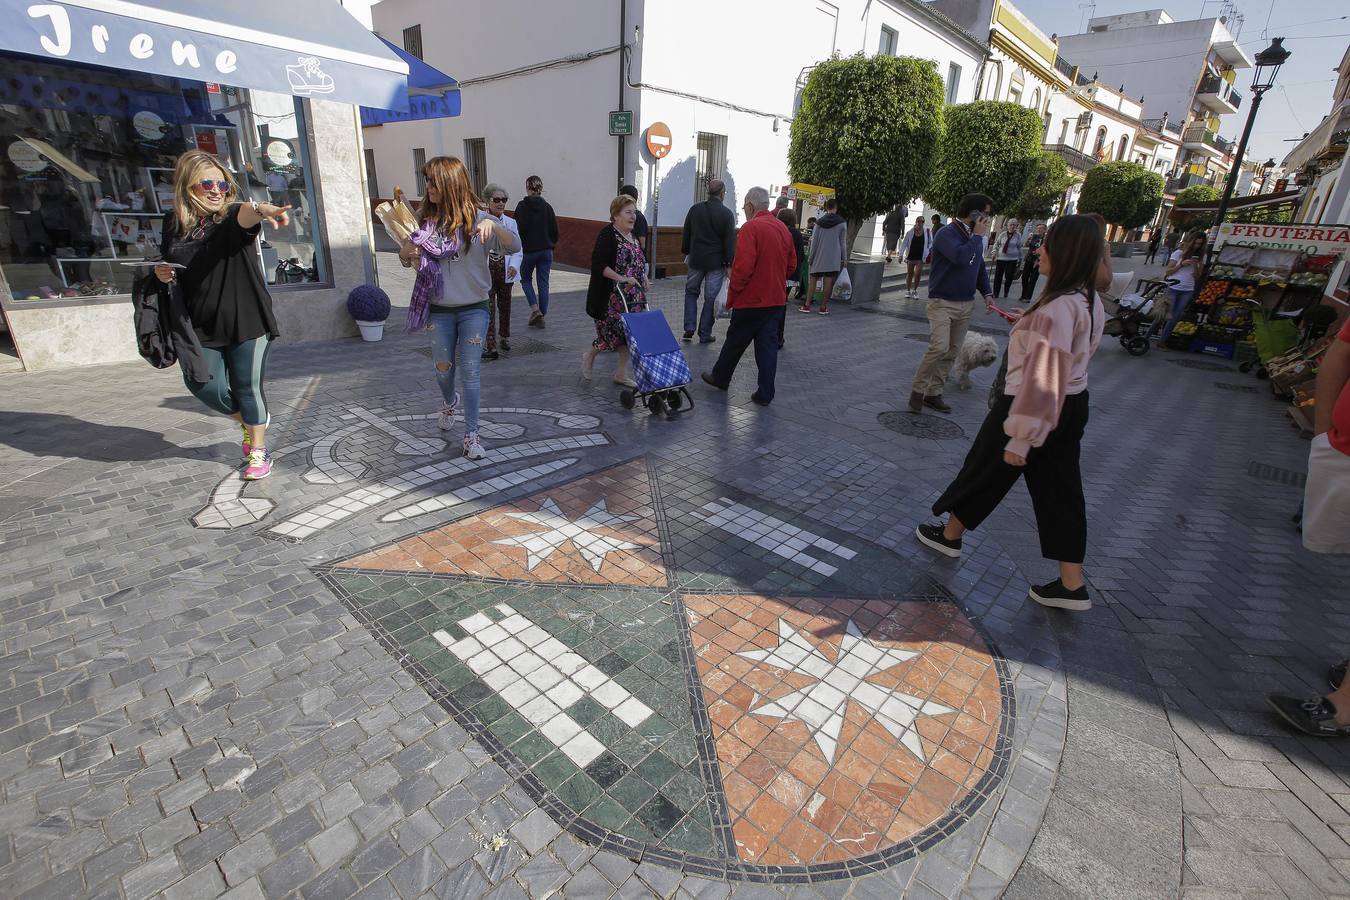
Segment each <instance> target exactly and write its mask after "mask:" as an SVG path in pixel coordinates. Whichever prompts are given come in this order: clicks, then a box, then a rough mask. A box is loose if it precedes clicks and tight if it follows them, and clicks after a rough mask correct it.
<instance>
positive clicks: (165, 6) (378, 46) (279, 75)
mask: <svg viewBox="0 0 1350 900" xmlns="http://www.w3.org/2000/svg"><path fill="white" fill-rule="evenodd" d="M0 17H3V21H4V22H5V27H4V28H3V29H0V51H9V52H11V53H23V54H26V55H29V56H37V57H41V58H43V59H49V60H68V61H71V62H81V63H89V64H91V65H96V66H107V67H111V68H115V69H129V70H133V71H138V72H148V73H152V74H156V75H169V76H173V77H178V78H186V79H190V80H193V81H205V82H214V83H218V84H229V85H234V86H236V87H246V88H257V89H259V90H264V91H274V92H277V93H282V94H293V95H295V96H297V97H310V98H315V99H320V100H336V101H338V102H341V103H352V104H356V105H359V106H367V107H375V108H380V109H398V110H402V109H406V108H407V104H408V68H409V67H408V64H407V63H406V62H404V61H403V59H401V58H400V57H399V56H398V54H395V53H393V52H392V51H391V50H390V49H389V47H388V46H386V45H385V44H384V43H383V42H382V41H381V40H380V39H379V38H378V37H376V36H375V35H374V34H371V33H370V32H369V31H367V30H366V29H365V27H364V26H362V25H361V23H360V22H358V21H356V19H354V18H352V16H351V14H350V13H348V12H347V11H346V10H344V9H343V8H342V7H341V6H339V5H338V3H337V2H335V0H285V2H278V3H258V2H245V3H222V2H216V0H49V2H43V3H35V2H33V0H0ZM428 68H430V67H428Z"/></svg>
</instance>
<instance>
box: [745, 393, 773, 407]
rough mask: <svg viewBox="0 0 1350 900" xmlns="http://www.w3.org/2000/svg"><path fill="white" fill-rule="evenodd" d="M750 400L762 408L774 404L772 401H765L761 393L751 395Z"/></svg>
mask: <svg viewBox="0 0 1350 900" xmlns="http://www.w3.org/2000/svg"><path fill="white" fill-rule="evenodd" d="M750 399H751V400H752V401H754V402H755V403H757V404H758V405H760V406H768V405H769V404H770V403H771V402H773V401H771V400H765V399H764V398H763V397H761V396H760V395H759V391H755V392H754V393H753V394H751V395H750Z"/></svg>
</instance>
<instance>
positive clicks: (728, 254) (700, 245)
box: [680, 197, 736, 272]
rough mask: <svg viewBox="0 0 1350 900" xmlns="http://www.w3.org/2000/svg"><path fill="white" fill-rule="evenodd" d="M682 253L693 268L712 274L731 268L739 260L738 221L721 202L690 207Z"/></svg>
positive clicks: (714, 199) (681, 245) (714, 200)
mask: <svg viewBox="0 0 1350 900" xmlns="http://www.w3.org/2000/svg"><path fill="white" fill-rule="evenodd" d="M680 252H681V253H683V254H684V255H685V256H687V257H689V268H691V269H700V270H702V271H705V272H707V271H710V270H712V269H720V268H723V267H724V266H729V265H731V261H732V259H733V258H734V257H735V256H736V217H735V216H734V215H732V213H731V210H729V209H727V208H726V207H725V206H723V205H722V201H721V200H718V199H717V198H715V197H714V198H711V199H708V200H704V201H703V202H702V203H695V204H694V205H693V206H691V207H689V213H688V215H686V216H685V217H684V237H683V238H681V240H680Z"/></svg>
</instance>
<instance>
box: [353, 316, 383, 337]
mask: <svg viewBox="0 0 1350 900" xmlns="http://www.w3.org/2000/svg"><path fill="white" fill-rule="evenodd" d="M356 324H357V326H358V327H359V328H360V329H361V340H363V341H378V340H380V339H381V338H383V337H384V323H383V322H362V321H361V320H360V319H357V320H356Z"/></svg>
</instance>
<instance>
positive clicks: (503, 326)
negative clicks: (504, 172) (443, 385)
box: [483, 181, 523, 359]
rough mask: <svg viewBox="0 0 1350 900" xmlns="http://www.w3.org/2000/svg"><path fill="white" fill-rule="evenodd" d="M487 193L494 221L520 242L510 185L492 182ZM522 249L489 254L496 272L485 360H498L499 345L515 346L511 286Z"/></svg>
mask: <svg viewBox="0 0 1350 900" xmlns="http://www.w3.org/2000/svg"><path fill="white" fill-rule="evenodd" d="M483 193H484V194H485V195H486V196H487V201H488V215H490V216H492V219H493V221H495V222H496V223H497V224H498V225H500V226H502V227H503V228H505V229H506V230H507V231H509V232H511V233H512V234H514V235H515V236H516V241H517V242H519V241H520V231H519V230H518V229H517V228H516V220H515V219H513V218H511V217H510V216H508V215H507V214H506V201H507V200H509V199H511V198H510V195H509V194H507V192H506V188H504V187H502V186H501V185H500V184H497V182H495V181H494V182H491V183H489V184H488V185H487V187H485V188H483ZM522 256H523V253H522V251H520V250H517V251H516V252H515V253H511V254H508V255H505V256H503V255H502V254H501V253H495V252H493V253H489V254H488V270H489V271H491V273H492V293H491V295H490V296H489V297H488V330H487V340H486V341H485V342H484V346H483V359H496V358H497V356H498V353H497V350H498V348H500V349H502V350H507V351H509V350H510V349H511V289H512V287H513V286H514V285H515V283H516V280H517V279H518V278H519V277H520V263H521V257H522Z"/></svg>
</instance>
